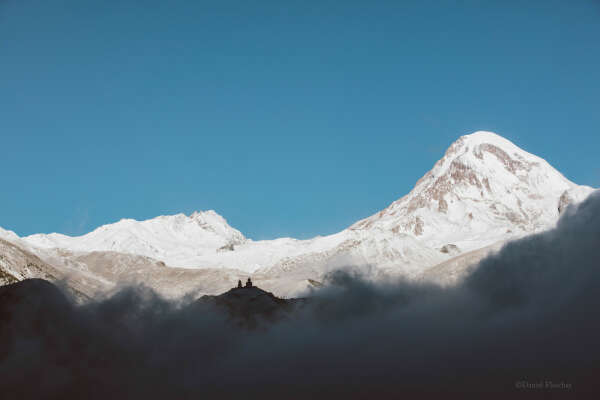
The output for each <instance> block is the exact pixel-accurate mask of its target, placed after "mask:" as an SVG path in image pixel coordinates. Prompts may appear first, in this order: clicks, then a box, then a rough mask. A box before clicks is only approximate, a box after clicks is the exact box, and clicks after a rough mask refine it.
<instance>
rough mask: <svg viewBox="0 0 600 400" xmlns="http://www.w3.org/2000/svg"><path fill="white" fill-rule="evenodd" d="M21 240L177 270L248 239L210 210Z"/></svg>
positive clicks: (198, 262)
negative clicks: (138, 258)
mask: <svg viewBox="0 0 600 400" xmlns="http://www.w3.org/2000/svg"><path fill="white" fill-rule="evenodd" d="M23 239H24V241H25V242H27V243H28V244H30V245H32V246H35V247H39V248H45V249H49V248H63V249H68V250H71V251H80V252H82V251H83V252H86V251H114V252H120V253H127V254H138V255H144V256H147V257H152V258H155V259H157V260H161V261H163V262H166V263H168V264H169V265H172V266H180V267H197V266H199V265H202V263H203V262H204V261H205V260H204V258H203V256H205V255H206V254H207V253H209V254H211V255H212V254H214V253H215V252H216V251H217V250H219V249H221V250H228V249H232V248H233V247H234V246H235V245H240V244H242V243H244V242H246V240H247V239H246V238H245V237H244V235H242V233H241V232H240V231H238V230H237V229H234V228H232V227H231V226H229V224H228V223H227V221H226V220H225V219H224V218H223V217H222V216H220V215H219V214H217V213H216V212H214V211H213V210H209V211H204V212H195V213H193V214H192V215H190V216H186V215H184V214H177V215H168V216H160V217H157V218H153V219H149V220H146V221H136V220H133V219H122V220H121V221H119V222H117V223H114V224H109V225H104V226H101V227H99V228H98V229H96V230H94V231H93V232H90V233H88V234H86V235H83V236H79V237H70V236H66V235H61V234H58V233H51V234H49V235H44V234H36V235H31V236H27V237H25V238H23Z"/></svg>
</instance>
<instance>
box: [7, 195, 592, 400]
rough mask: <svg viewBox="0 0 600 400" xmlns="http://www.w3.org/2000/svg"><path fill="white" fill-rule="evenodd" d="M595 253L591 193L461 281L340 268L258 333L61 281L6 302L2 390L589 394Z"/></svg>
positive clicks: (155, 300)
mask: <svg viewBox="0 0 600 400" xmlns="http://www.w3.org/2000/svg"><path fill="white" fill-rule="evenodd" d="M599 250H600V194H599V193H595V194H593V195H592V196H590V197H589V198H588V199H587V200H586V201H585V202H583V203H582V204H581V205H580V206H579V207H577V208H575V207H570V208H568V209H567V211H566V212H565V213H564V215H563V216H562V217H561V219H560V221H559V223H558V225H557V227H556V229H554V230H552V231H549V232H546V233H543V234H538V235H534V236H530V237H527V238H525V239H522V240H518V241H514V242H512V243H509V244H508V245H506V246H505V247H504V248H503V249H502V250H501V251H500V252H498V253H496V254H494V255H492V256H490V257H488V258H486V259H484V260H483V261H482V262H481V263H480V265H479V267H478V268H476V269H475V270H474V272H473V273H471V275H469V276H468V277H467V278H466V279H465V281H464V282H462V283H461V284H460V285H458V286H456V287H451V288H440V287H437V286H434V285H428V284H411V283H407V282H394V283H389V284H385V285H382V284H373V283H369V282H367V281H364V280H361V279H360V277H356V276H352V275H349V274H345V273H342V272H338V273H335V274H333V275H332V276H331V285H330V287H328V288H327V289H324V290H320V291H318V292H315V293H314V295H313V298H312V301H310V302H309V303H308V304H307V305H306V306H305V307H304V308H302V309H301V310H300V311H298V312H297V313H295V314H293V315H292V316H291V317H290V318H286V319H284V320H281V321H279V322H276V323H270V324H266V325H264V326H262V327H261V329H256V330H251V331H249V330H244V329H238V328H234V327H232V325H231V324H230V323H229V322H228V321H227V318H226V316H225V315H224V314H223V313H219V312H217V311H215V310H214V309H213V308H211V307H209V306H208V305H202V304H198V303H194V302H189V301H185V302H180V303H173V302H169V301H166V300H164V299H161V298H160V297H158V296H157V295H156V294H154V293H153V292H152V291H150V290H147V289H140V288H129V289H126V290H123V291H121V292H119V293H117V294H115V295H114V296H112V297H110V298H107V299H104V300H98V301H95V302H93V303H90V304H87V305H85V306H74V305H73V304H72V303H71V302H69V301H66V300H65V299H64V298H63V297H62V296H60V295H59V294H58V293H59V292H57V294H56V295H53V296H48V295H46V296H45V297H44V300H43V301H44V304H41V305H39V306H32V303H31V302H34V301H35V299H34V298H32V299H31V301H30V302H29V303H28V304H25V303H23V302H21V303H15V304H14V305H8V306H7V305H6V304H5V305H4V306H2V309H3V310H9V311H7V312H10V318H12V319H10V323H5V322H6V321H9V317H8V316H7V315H8V314H6V313H5V314H0V320H3V322H2V324H3V325H2V326H1V327H0V387H2V392H3V394H4V393H11V394H14V395H15V397H18V396H19V395H20V396H23V397H32V398H34V397H35V398H41V397H44V398H50V397H61V398H70V397H85V398H114V397H115V396H118V397H127V398H145V399H149V398H187V397H194V398H200V397H202V396H204V397H207V398H223V397H229V396H232V397H244V396H250V395H261V396H263V397H270V396H278V397H284V398H300V397H306V396H313V397H315V396H316V397H327V398H335V397H336V396H344V397H346V398H354V397H361V398H378V397H379V398H382V397H398V396H402V395H408V394H409V393H419V394H424V393H429V394H436V393H448V392H461V393H466V392H467V393H468V392H482V391H483V392H490V393H502V396H503V397H504V396H507V395H508V396H513V397H514V396H519V395H524V396H529V395H531V394H532V393H534V392H535V393H542V392H544V393H545V392H546V391H547V390H550V391H552V392H553V393H563V392H564V393H565V394H567V395H568V394H579V393H582V392H593V391H597V390H598V389H599V387H598V383H596V379H595V376H596V371H597V368H596V367H597V362H598V359H599V357H600V351H599V350H600V346H599V339H598V338H600V323H599V317H598V310H599V309H600V307H599V306H600V291H599V288H600V255H599ZM52 293H54V292H52ZM48 297H50V298H48ZM32 310H33V311H32ZM547 382H552V383H553V384H555V385H557V386H554V387H553V388H552V389H550V388H549V387H546V386H547ZM540 383H542V387H537V386H536V385H539V384H540Z"/></svg>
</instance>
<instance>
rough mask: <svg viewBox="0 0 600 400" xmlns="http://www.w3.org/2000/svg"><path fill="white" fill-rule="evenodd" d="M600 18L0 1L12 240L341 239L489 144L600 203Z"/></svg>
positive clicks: (412, 8) (440, 5) (511, 7)
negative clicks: (213, 228)
mask: <svg viewBox="0 0 600 400" xmlns="http://www.w3.org/2000/svg"><path fill="white" fill-rule="evenodd" d="M599 127H600V2H598V1H594V0H590V1H579V0H573V1H564V0H558V1H554V0H540V1H533V0H532V1H448V2H445V1H439V0H436V1H423V0H420V1H414V2H412V1H400V0H398V1H373V0H371V1H349V0H345V1H339V0H336V1H329V0H318V1H310V0H305V1H285V0H279V1H260V0H257V1H229V0H216V1H200V0H187V1H184V0H170V1H164V0H161V1H157V0H145V1H134V0H118V1H117V0H94V1H91V0H53V1H48V0H0V132H1V135H2V136H1V138H2V140H1V142H0V146H1V147H0V148H1V153H0V167H1V178H2V179H1V185H2V186H1V187H2V194H1V196H0V226H2V227H4V228H6V229H11V230H14V231H15V232H17V233H18V234H19V235H25V234H31V233H36V232H46V233H47V232H62V233H67V234H82V233H85V232H87V231H90V230H92V229H94V228H95V227H97V226H99V225H102V224H105V223H109V222H114V221H117V220H119V219H121V218H124V217H128V218H135V219H146V218H151V217H154V216H156V215H161V214H174V213H178V212H184V213H190V212H192V211H193V210H201V209H215V210H216V211H217V212H219V213H220V214H222V215H223V216H224V217H225V218H227V219H228V221H229V222H230V224H231V225H232V226H234V227H236V228H238V229H240V230H241V231H242V232H243V233H244V234H246V235H247V236H249V237H251V238H254V239H263V238H273V237H278V236H294V237H300V238H305V237H310V236H313V235H316V234H328V233H333V232H336V231H338V230H340V229H343V228H345V227H346V226H348V225H349V224H351V223H353V222H354V221H356V220H358V219H359V218H363V217H366V216H368V215H370V214H372V213H374V212H376V211H378V210H380V209H382V208H384V207H386V206H387V205H388V204H389V203H390V202H392V201H393V200H395V199H397V198H399V197H401V196H402V195H404V194H406V193H407V192H408V191H409V190H410V189H411V188H412V187H413V185H414V183H415V182H416V180H417V179H418V178H420V177H421V176H422V175H423V174H424V173H425V172H427V171H428V170H429V169H430V168H431V167H432V166H433V164H434V162H435V161H436V160H438V159H439V158H441V156H442V155H443V152H444V151H445V149H446V148H447V147H448V145H449V144H450V143H451V142H452V141H454V140H455V139H456V138H457V137H458V136H460V135H462V134H465V133H469V132H471V131H474V130H492V131H495V132H497V133H499V134H501V135H503V136H505V137H507V138H508V139H510V140H512V141H514V142H515V143H516V144H517V145H519V146H521V147H522V148H524V149H525V150H528V151H530V152H532V153H535V154H538V155H540V156H542V157H544V158H546V159H547V160H548V161H549V162H550V163H551V164H553V165H554V166H555V167H556V168H558V169H559V170H560V171H561V172H563V173H564V174H565V175H566V176H567V177H568V178H569V179H571V180H574V181H575V182H577V183H580V184H588V185H594V186H600V163H599V162H598V159H599V158H598V153H599V149H600V131H599Z"/></svg>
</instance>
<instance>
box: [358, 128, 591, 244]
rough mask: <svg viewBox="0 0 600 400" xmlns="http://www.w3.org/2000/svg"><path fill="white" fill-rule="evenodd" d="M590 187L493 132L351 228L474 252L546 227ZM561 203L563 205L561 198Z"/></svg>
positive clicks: (455, 151)
mask: <svg viewBox="0 0 600 400" xmlns="http://www.w3.org/2000/svg"><path fill="white" fill-rule="evenodd" d="M591 191H592V188H589V187H586V186H578V185H576V184H574V183H573V182H570V181H569V180H568V179H566V178H565V177H564V176H563V175H562V174H561V173H560V172H558V171H557V170H556V169H554V168H553V167H552V166H551V165H550V164H548V163H547V162H546V161H545V160H543V159H541V158H539V157H537V156H535V155H533V154H530V153H528V152H526V151H524V150H522V149H520V148H519V147H517V146H516V145H514V144H513V143H512V142H510V141H509V140H507V139H505V138H503V137H501V136H499V135H497V134H495V133H492V132H485V131H479V132H475V133H472V134H470V135H465V136H462V137H460V138H459V139H458V140H457V141H455V142H454V143H452V145H451V146H450V147H449V148H448V150H447V151H446V153H445V154H444V157H443V158H442V159H440V160H439V161H438V162H437V163H436V164H435V165H434V167H433V169H432V170H431V171H429V172H427V173H426V174H425V175H424V176H423V177H422V178H421V179H420V180H419V181H418V182H417V184H416V186H415V187H414V189H413V190H412V191H411V192H410V193H409V194H408V195H406V196H404V197H402V198H401V199H399V200H397V201H395V202H393V203H392V204H391V205H390V206H389V207H388V208H386V209H385V210H383V211H381V212H379V213H378V214H376V215H374V216H372V217H369V218H367V219H364V220H362V221H359V222H358V223H356V224H354V225H353V226H352V227H351V228H350V229H355V230H357V229H381V230H384V231H391V232H394V233H400V232H401V233H407V234H411V235H413V236H414V237H416V238H418V239H420V240H422V241H424V242H426V243H427V244H428V245H430V246H434V247H436V246H443V245H444V244H446V243H449V242H452V243H455V244H459V245H460V246H462V247H463V248H465V249H473V248H476V247H480V246H481V245H483V244H487V243H489V242H491V241H495V240H498V239H500V238H503V237H505V236H506V235H507V234H525V233H532V232H536V231H539V230H543V229H547V228H548V227H550V226H552V225H553V224H554V223H555V222H556V220H557V218H558V215H559V213H560V211H559V209H561V207H562V206H564V203H568V202H573V201H575V202H577V201H581V200H582V199H583V198H584V197H586V196H587V195H588V194H589V193H590V192H591ZM561 199H562V200H561Z"/></svg>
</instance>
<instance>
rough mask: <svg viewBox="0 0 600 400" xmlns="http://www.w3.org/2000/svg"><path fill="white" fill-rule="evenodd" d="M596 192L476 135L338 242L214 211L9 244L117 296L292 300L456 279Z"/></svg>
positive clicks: (501, 142)
mask: <svg viewBox="0 0 600 400" xmlns="http://www.w3.org/2000/svg"><path fill="white" fill-rule="evenodd" d="M592 191H593V189H592V188H590V187H587V186H579V185H576V184H575V183H573V182H570V181H569V180H568V179H566V178H565V177H564V176H563V175H562V174H560V172H558V171H557V170H556V169H554V168H553V167H552V166H551V165H550V164H548V163H547V162H546V161H545V160H543V159H541V158H539V157H537V156H535V155H533V154H530V153H528V152H526V151H524V150H522V149H520V148H519V147H517V146H516V145H514V144H513V143H511V142H510V141H508V140H506V139H504V138H502V137H501V136H499V135H496V134H494V133H491V132H475V133H473V134H470V135H465V136H462V137H460V138H459V139H458V140H457V141H455V142H454V143H453V144H452V145H451V146H450V147H449V148H448V150H447V151H446V153H445V154H444V156H443V158H442V159H440V160H439V161H438V162H437V163H436V164H435V165H434V167H433V169H432V170H431V171H429V172H427V173H426V174H425V175H424V176H423V177H422V178H421V179H420V180H419V181H418V182H417V184H416V186H415V187H414V188H413V190H412V191H411V192H410V193H408V194H407V195H406V196H404V197H402V198H401V199H399V200H397V201H394V202H393V203H392V204H391V205H390V206H389V207H387V208H386V209H384V210H382V211H380V212H378V213H377V214H375V215H373V216H370V217H368V218H365V219H363V220H361V221H358V222H357V223H355V224H353V225H352V226H350V227H349V228H348V229H345V230H343V231H341V232H339V233H336V234H334V235H329V236H324V237H316V238H313V239H310V240H296V239H291V238H281V239H275V240H263V241H253V240H250V239H247V238H245V237H244V235H243V234H242V233H240V232H239V231H238V230H236V229H234V228H232V227H231V226H229V225H228V224H227V222H226V220H225V219H224V218H223V217H221V216H220V215H218V214H217V213H215V212H214V211H205V212H200V213H194V214H192V215H190V216H185V215H183V214H178V215H174V216H160V217H157V218H154V219H150V220H147V221H134V220H121V221H119V222H117V223H114V224H110V225H105V226H102V227H100V228H98V229H96V230H94V231H93V232H90V233H88V234H86V235H83V236H80V237H69V236H65V235H60V234H56V233H53V234H49V235H45V234H37V235H32V236H28V237H24V238H19V237H18V236H17V235H15V234H14V233H12V232H9V231H4V230H0V237H1V238H4V239H5V240H6V241H7V243H8V242H10V243H11V244H12V245H14V246H19V247H20V248H22V249H24V250H23V251H28V252H30V253H35V255H36V256H38V257H39V258H40V259H42V260H44V262H46V263H48V264H49V265H51V266H52V267H53V268H58V269H59V270H61V271H67V270H68V271H70V273H71V275H73V274H74V273H73V271H76V272H77V274H79V275H81V274H88V275H89V276H90V277H97V279H96V281H99V282H105V284H104V286H105V287H111V286H114V285H115V284H117V283H123V282H136V283H139V282H142V283H144V284H146V285H149V286H151V287H154V288H156V289H158V290H159V291H162V292H164V293H166V294H168V295H170V296H174V295H177V294H181V293H185V292H187V291H191V290H194V288H199V291H200V292H201V293H207V294H214V293H218V292H220V291H222V290H223V289H225V288H227V287H231V285H232V283H234V282H236V281H237V279H238V278H241V279H243V278H244V277H245V276H247V275H248V274H252V276H253V279H254V280H255V281H256V282H257V283H258V284H260V285H261V286H262V287H265V288H266V289H267V290H270V291H273V292H275V293H278V294H280V295H286V296H290V295H295V294H297V293H299V292H302V291H304V290H306V289H307V288H309V287H311V286H312V285H313V284H312V283H311V282H319V281H321V280H322V279H324V276H325V275H326V274H327V273H328V272H330V271H332V270H334V269H338V268H354V269H356V270H358V271H359V272H361V273H363V274H366V275H368V276H370V277H372V278H373V279H378V278H389V277H399V276H402V277H409V278H417V279H422V278H424V277H435V280H437V281H444V277H445V276H447V277H448V281H451V280H452V279H454V278H451V277H456V276H458V275H460V274H459V271H463V270H465V268H467V266H468V265H469V264H471V263H473V262H475V260H477V259H479V258H481V257H482V256H483V255H485V254H486V252H488V251H493V250H495V249H497V248H498V247H499V246H500V244H501V243H503V242H506V241H508V240H511V239H514V238H517V237H521V236H524V235H528V234H531V233H535V232H539V231H542V230H545V229H548V228H550V227H552V226H554V224H555V223H556V221H557V219H558V217H559V215H560V213H561V212H562V211H564V209H565V207H567V206H568V204H570V203H577V202H579V201H581V200H583V199H584V198H585V197H586V196H587V195H588V194H589V193H591V192H592ZM453 260H454V261H453ZM444 271H445V272H444ZM453 271H454V272H453ZM77 274H74V275H77ZM79 275H78V276H79ZM91 280H93V279H91Z"/></svg>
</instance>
